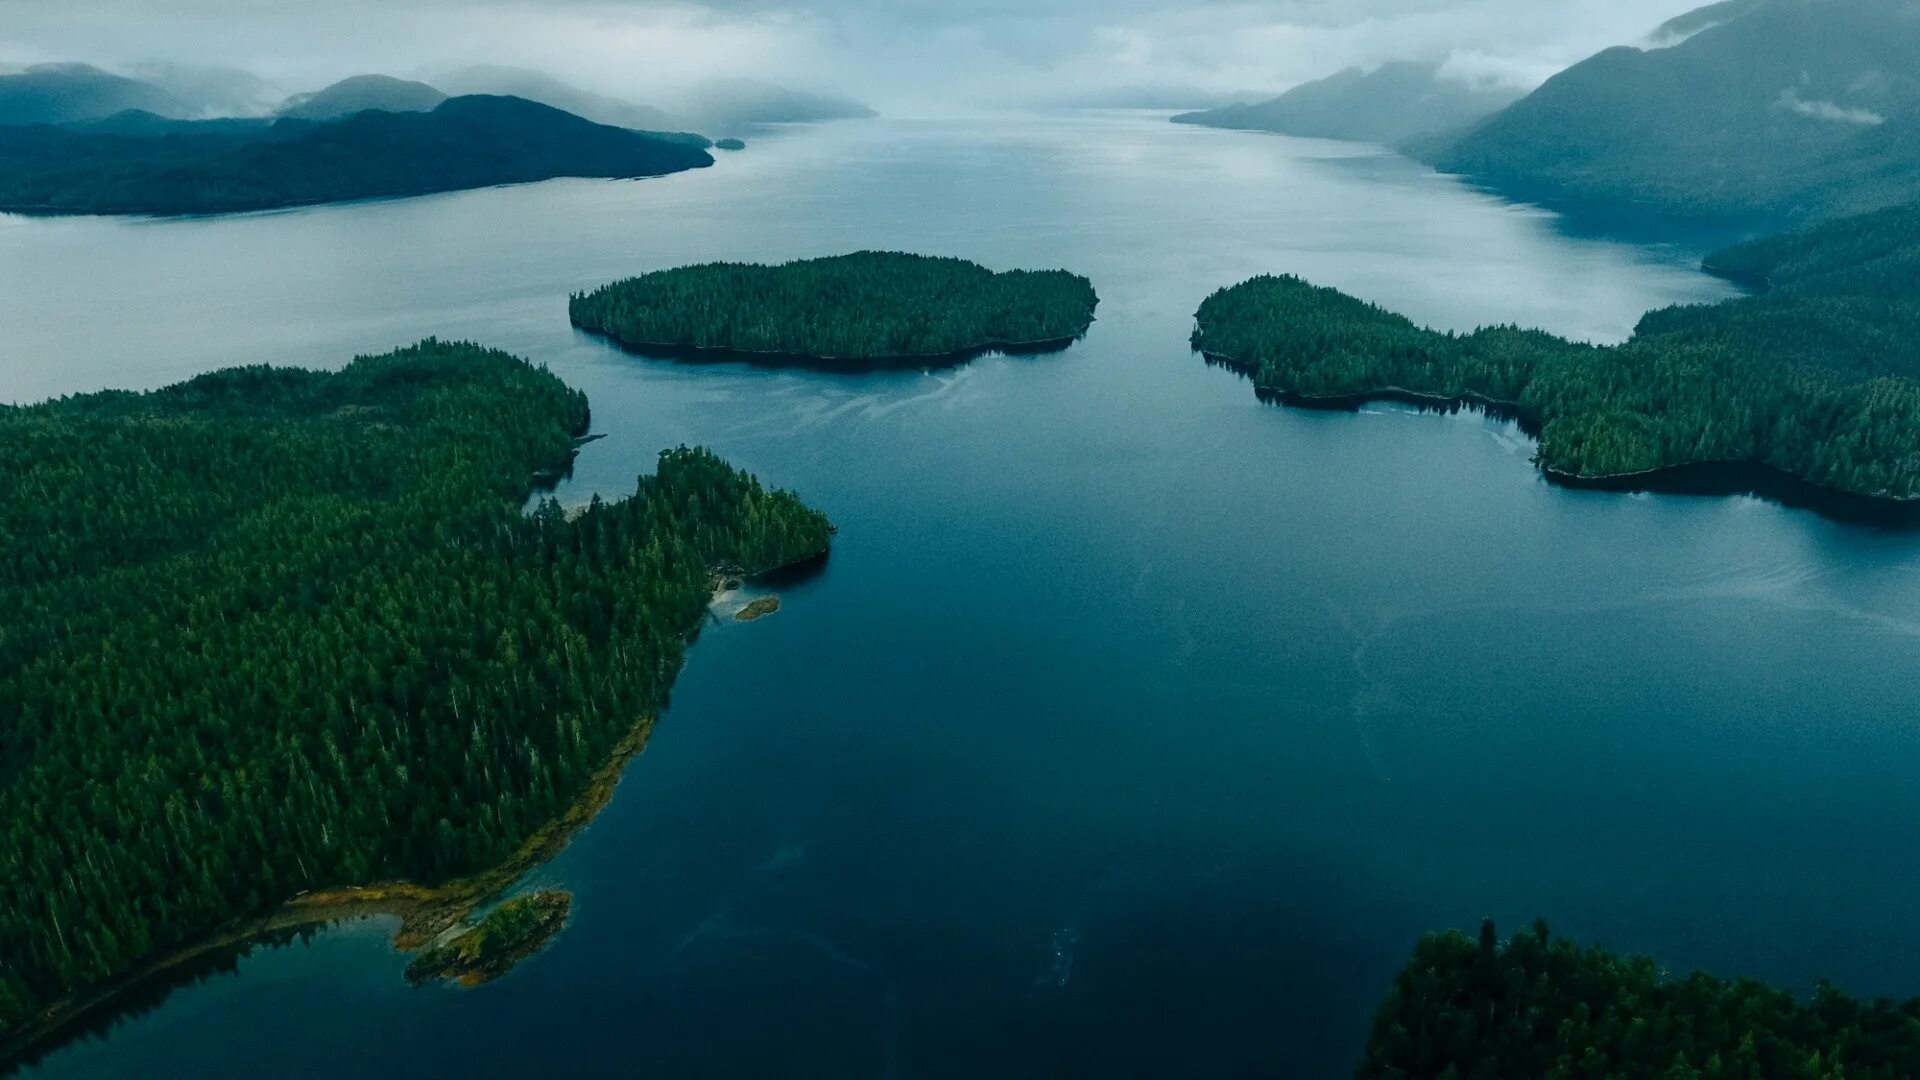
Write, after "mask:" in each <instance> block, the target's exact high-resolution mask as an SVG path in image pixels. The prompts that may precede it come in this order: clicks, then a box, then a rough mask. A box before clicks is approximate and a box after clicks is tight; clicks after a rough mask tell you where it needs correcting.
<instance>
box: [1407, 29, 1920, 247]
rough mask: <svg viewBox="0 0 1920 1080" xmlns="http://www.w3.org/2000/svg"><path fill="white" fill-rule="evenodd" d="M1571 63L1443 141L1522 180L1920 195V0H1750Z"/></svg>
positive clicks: (1580, 193)
mask: <svg viewBox="0 0 1920 1080" xmlns="http://www.w3.org/2000/svg"><path fill="white" fill-rule="evenodd" d="M1656 38H1658V39H1662V40H1670V41H1677V43H1676V44H1672V45H1669V46H1667V47H1662V48H1652V49H1636V48H1625V47H1622V48H1614V49H1609V50H1607V51H1605V52H1602V53H1600V54H1599V55H1597V56H1594V57H1592V58H1590V59H1588V60H1586V61H1584V62H1582V63H1580V64H1577V65H1575V66H1574V67H1572V68H1570V69H1568V70H1567V71H1565V72H1562V73H1561V74H1559V75H1557V76H1555V77H1554V78H1552V79H1550V80H1548V81H1547V83H1546V84H1545V85H1543V86H1541V87H1540V89H1539V90H1537V91H1535V92H1534V93H1532V94H1530V95H1528V96H1527V97H1526V98H1524V99H1522V100H1521V101H1519V102H1518V103H1516V104H1514V105H1513V106H1512V107H1510V108H1508V109H1506V110H1505V111H1503V112H1501V113H1499V114H1497V115H1495V116H1493V117H1491V118H1489V119H1488V120H1486V121H1484V122H1483V123H1481V124H1480V125H1478V126H1477V127H1475V128H1474V129H1473V130H1472V131H1470V132H1468V133H1467V134H1466V135H1465V136H1464V137H1462V138H1461V139H1459V140H1458V141H1456V142H1454V143H1453V144H1452V145H1450V146H1448V147H1446V148H1444V149H1442V150H1440V151H1439V152H1437V153H1436V154H1435V155H1434V161H1435V164H1437V165H1438V166H1439V167H1440V168H1441V169H1443V170H1445V171H1448V172H1456V173H1463V174H1466V175H1469V176H1473V177H1476V178H1478V179H1480V180H1482V181H1485V182H1487V183H1489V184H1491V185H1493V186H1495V187H1499V188H1503V189H1506V190H1509V191H1512V192H1514V193H1516V194H1521V195H1526V196H1535V197H1546V198H1564V199H1570V200H1577V201H1604V202H1609V203H1630V204H1635V205H1638V206H1642V207H1645V208H1648V209H1652V210H1656V211H1659V212H1662V213H1670V214H1682V215H1691V216H1701V217H1723V216H1746V215H1766V216H1785V217H1790V218H1799V217H1808V216H1815V215H1823V214H1830V213H1838V212H1848V211H1861V210H1871V209H1875V208H1878V207H1880V206H1885V205H1889V204H1891V203H1893V202H1897V201H1900V200H1902V199H1906V198H1912V197H1915V196H1920V4H1916V3H1914V2H1913V0H1735V2H1732V3H1723V4H1716V5H1713V6H1712V7H1709V8H1703V9H1701V10H1700V11H1697V12H1694V13H1692V14H1690V15H1687V16H1683V17H1682V18H1681V19H1679V20H1676V21H1675V22H1673V23H1669V24H1668V25H1667V26H1666V27H1663V28H1662V31H1661V32H1659V33H1657V34H1656Z"/></svg>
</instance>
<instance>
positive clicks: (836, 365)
mask: <svg viewBox="0 0 1920 1080" xmlns="http://www.w3.org/2000/svg"><path fill="white" fill-rule="evenodd" d="M1092 326H1093V319H1092V314H1091V313H1089V315H1088V321H1087V325H1086V326H1085V327H1082V328H1081V330H1080V332H1079V333H1077V334H1073V335H1071V336H1069V337H1057V338H1042V339H1038V340H1034V341H987V342H982V343H980V344H977V345H972V346H969V347H967V348H964V349H954V350H950V351H948V352H938V353H900V354H896V355H889V356H827V355H821V354H815V353H800V352H785V351H782V350H777V349H739V348H734V347H732V346H728V345H689V344H684V343H676V342H664V341H631V340H628V339H627V338H623V337H621V336H620V335H619V334H618V333H616V332H614V331H612V330H607V329H604V328H602V327H599V326H590V325H588V324H586V323H581V322H574V323H573V328H574V329H575V330H578V331H580V332H581V333H583V334H590V335H592V336H594V337H597V338H602V339H604V340H606V341H608V342H611V343H612V344H613V345H615V346H617V347H619V348H620V349H621V350H622V351H624V352H629V353H632V354H634V355H636V356H640V357H644V358H646V359H649V360H669V361H673V362H675V363H685V364H726V363H737V364H753V365H757V366H760V367H808V368H815V369H820V370H829V371H878V370H886V369H890V368H913V367H957V366H959V365H961V364H966V363H971V362H972V361H974V360H978V359H980V358H982V357H985V356H992V355H994V354H996V353H997V354H1000V355H1003V356H1047V355H1051V354H1053V353H1058V352H1065V351H1066V350H1067V349H1069V348H1072V347H1073V346H1074V345H1075V344H1076V343H1078V342H1079V341H1080V339H1082V338H1084V337H1086V335H1087V331H1088V330H1089V329H1091V328H1092Z"/></svg>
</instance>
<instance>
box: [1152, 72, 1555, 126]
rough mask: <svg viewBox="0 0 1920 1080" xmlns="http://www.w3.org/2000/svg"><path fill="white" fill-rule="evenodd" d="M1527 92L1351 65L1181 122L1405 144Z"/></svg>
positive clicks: (1438, 75)
mask: <svg viewBox="0 0 1920 1080" xmlns="http://www.w3.org/2000/svg"><path fill="white" fill-rule="evenodd" d="M1520 96H1521V93H1520V91H1518V90H1513V89H1509V88H1506V87H1501V86H1482V85H1477V84H1473V83H1469V82H1467V81H1464V80H1459V79H1451V78H1447V77H1445V76H1444V75H1443V74H1442V72H1441V70H1440V66H1439V65H1438V64H1422V63H1416V62H1412V61H1397V62H1394V63H1388V64H1382V65H1381V66H1379V67H1378V68H1375V69H1373V70H1371V71H1368V70H1366V69H1363V68H1348V69H1347V70H1345V71H1342V72H1340V73H1338V74H1335V75H1330V76H1328V77H1326V78H1324V79H1317V80H1315V81H1313V82H1310V83H1304V84H1302V85H1300V86H1296V87H1294V88H1293V89H1291V90H1289V91H1287V92H1286V93H1284V94H1281V95H1280V96H1279V97H1276V98H1273V99H1271V100H1268V101H1262V102H1257V103H1254V104H1251V105H1225V106H1221V107H1220V108H1217V109H1206V110H1204V111H1201V112H1190V113H1181V114H1180V115H1178V116H1175V117H1174V118H1173V122H1174V123H1176V124H1199V125H1202V126H1205V127H1221V128H1237V129H1242V130H1251V131H1275V132H1279V133H1280V134H1282V135H1297V136H1301V137H1304V138H1314V139H1345V140H1348V141H1350V142H1373V143H1381V144H1383V145H1386V146H1403V145H1406V144H1408V143H1411V142H1414V141H1416V140H1420V139H1425V138H1429V137H1432V136H1436V135H1444V134H1452V133H1454V132H1457V131H1460V130H1461V129H1463V128H1465V127H1467V126H1468V125H1470V124H1472V123H1474V122H1475V121H1478V120H1482V119H1485V118H1486V117H1488V116H1490V115H1492V114H1493V113H1495V112H1498V111H1499V110H1501V109H1503V108H1505V107H1506V106H1508V105H1511V104H1513V102H1515V101H1517V100H1518V99H1519V98H1520Z"/></svg>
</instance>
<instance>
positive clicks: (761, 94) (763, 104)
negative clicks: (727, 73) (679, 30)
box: [676, 79, 879, 135]
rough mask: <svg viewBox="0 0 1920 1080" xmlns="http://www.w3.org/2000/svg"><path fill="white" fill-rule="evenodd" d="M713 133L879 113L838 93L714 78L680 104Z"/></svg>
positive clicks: (686, 114)
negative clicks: (822, 92)
mask: <svg viewBox="0 0 1920 1080" xmlns="http://www.w3.org/2000/svg"><path fill="white" fill-rule="evenodd" d="M676 111H677V112H679V113H681V114H682V115H684V116H687V117H689V118H691V119H692V120H693V122H694V125H695V126H696V127H698V128H699V129H700V130H702V131H705V132H707V133H708V134H710V135H719V134H724V133H726V132H728V131H729V130H731V129H735V128H743V127H752V126H754V125H756V124H797V123H812V122H816V121H822V120H857V119H864V118H866V117H871V116H878V115H879V114H878V113H876V112H874V111H873V110H872V109H871V108H868V107H867V106H865V105H862V104H861V103H860V102H857V101H854V100H853V99H851V98H846V97H840V96H838V95H835V94H814V93H808V92H806V91H803V90H790V89H788V88H787V87H784V86H776V85H774V84H773V83H768V82H760V81H758V80H755V79H712V80H709V81H707V82H704V83H701V84H700V85H699V86H697V87H695V88H694V90H693V91H692V92H691V93H690V94H688V95H686V97H685V100H684V101H683V102H681V103H680V104H678V105H677V106H676Z"/></svg>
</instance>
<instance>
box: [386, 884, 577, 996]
mask: <svg viewBox="0 0 1920 1080" xmlns="http://www.w3.org/2000/svg"><path fill="white" fill-rule="evenodd" d="M572 910H573V897H572V896H571V895H570V894H568V893H563V892H537V893H530V894H528V895H526V896H516V897H514V898H513V899H511V900H507V901H505V902H503V903H501V904H500V906H498V907H496V908H494V909H493V910H492V911H489V912H487V914H486V915H485V917H483V918H482V919H481V920H480V921H479V922H478V923H476V924H475V925H473V926H471V927H467V928H466V929H463V930H461V931H460V932H458V933H456V934H454V935H453V936H452V937H450V938H448V939H447V940H445V941H442V942H439V943H437V944H435V945H431V946H429V947H427V948H426V949H423V950H422V951H421V953H420V955H419V956H416V957H414V958H413V961H412V962H411V963H409V964H408V965H407V981H408V982H410V983H413V984H414V985H416V986H417V985H419V984H421V983H425V982H431V981H433V980H435V979H451V980H453V981H455V982H458V983H459V984H460V985H461V986H479V985H480V984H481V983H486V982H492V981H493V980H495V979H497V978H499V977H500V976H502V975H505V974H506V973H507V972H508V971H509V970H511V969H512V968H513V966H514V965H515V964H518V963H519V962H520V961H522V960H525V959H526V958H527V957H529V956H532V955H533V954H534V953H537V952H539V951H540V950H541V949H542V948H544V947H545V946H546V945H547V943H548V942H550V941H552V940H553V937H554V935H555V934H558V933H559V932H560V931H561V929H562V928H563V927H565V926H566V923H567V914H568V913H569V912H571V911H572Z"/></svg>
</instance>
